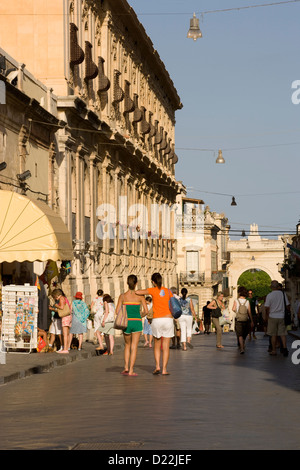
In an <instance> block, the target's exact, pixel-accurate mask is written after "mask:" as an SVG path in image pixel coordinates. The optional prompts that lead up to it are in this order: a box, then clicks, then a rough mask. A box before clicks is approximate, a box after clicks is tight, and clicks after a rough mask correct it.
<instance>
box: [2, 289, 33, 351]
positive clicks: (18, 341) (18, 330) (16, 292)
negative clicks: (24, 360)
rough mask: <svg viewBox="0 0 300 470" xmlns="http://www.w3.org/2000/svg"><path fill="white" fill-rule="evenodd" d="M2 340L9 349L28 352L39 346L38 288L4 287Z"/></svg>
mask: <svg viewBox="0 0 300 470" xmlns="http://www.w3.org/2000/svg"><path fill="white" fill-rule="evenodd" d="M2 312H3V313H2V331H1V340H2V344H3V346H4V347H5V348H6V350H7V351H11V352H22V353H24V352H28V353H30V352H31V350H32V349H36V347H37V318H38V288H37V287H36V286H30V285H29V284H28V285H26V284H25V285H23V286H15V285H9V286H3V287H2Z"/></svg>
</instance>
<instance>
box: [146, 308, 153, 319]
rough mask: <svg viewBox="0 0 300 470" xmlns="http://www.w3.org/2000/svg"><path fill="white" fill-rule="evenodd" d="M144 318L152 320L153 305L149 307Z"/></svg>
mask: <svg viewBox="0 0 300 470" xmlns="http://www.w3.org/2000/svg"><path fill="white" fill-rule="evenodd" d="M146 318H147V320H148V321H149V322H151V321H152V320H153V307H151V308H150V310H149V312H148V313H147V315H146Z"/></svg>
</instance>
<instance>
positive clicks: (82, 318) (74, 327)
mask: <svg viewBox="0 0 300 470" xmlns="http://www.w3.org/2000/svg"><path fill="white" fill-rule="evenodd" d="M71 311H72V324H71V327H70V333H69V348H68V349H70V348H71V343H72V339H73V335H78V351H81V349H82V341H83V333H86V332H87V324H86V321H87V319H88V317H89V316H90V311H89V308H88V306H87V304H86V303H85V302H84V301H83V294H82V292H76V294H75V296H74V300H73V302H72V305H71Z"/></svg>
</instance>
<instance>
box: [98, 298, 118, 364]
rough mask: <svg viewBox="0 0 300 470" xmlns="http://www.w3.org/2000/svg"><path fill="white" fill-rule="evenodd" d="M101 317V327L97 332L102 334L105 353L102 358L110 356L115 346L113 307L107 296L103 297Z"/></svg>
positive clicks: (111, 300) (110, 299)
mask: <svg viewBox="0 0 300 470" xmlns="http://www.w3.org/2000/svg"><path fill="white" fill-rule="evenodd" d="M103 309H104V312H103V317H102V320H101V325H100V326H99V328H98V330H99V331H100V333H103V334H104V338H105V343H106V347H107V351H105V353H103V356H112V355H113V353H114V344H115V329H114V322H115V305H114V301H113V299H112V298H111V296H110V295H109V294H104V295H103Z"/></svg>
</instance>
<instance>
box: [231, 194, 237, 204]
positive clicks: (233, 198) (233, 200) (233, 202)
mask: <svg viewBox="0 0 300 470" xmlns="http://www.w3.org/2000/svg"><path fill="white" fill-rule="evenodd" d="M231 205H232V206H237V203H236V202H235V197H234V196H232V201H231Z"/></svg>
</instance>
